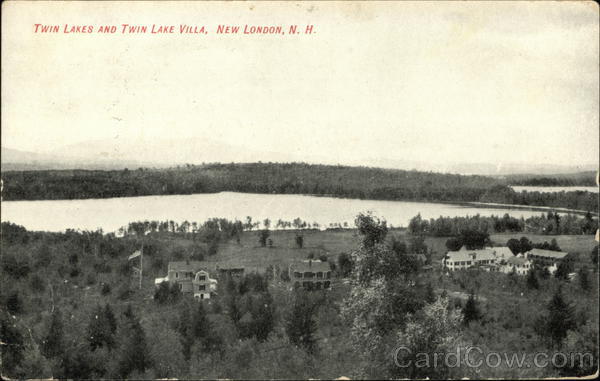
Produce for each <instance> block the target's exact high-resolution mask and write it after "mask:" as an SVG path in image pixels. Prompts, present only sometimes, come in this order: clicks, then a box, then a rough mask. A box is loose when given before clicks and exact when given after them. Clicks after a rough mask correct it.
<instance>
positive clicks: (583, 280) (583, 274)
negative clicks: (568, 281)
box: [578, 267, 591, 292]
mask: <svg viewBox="0 0 600 381" xmlns="http://www.w3.org/2000/svg"><path fill="white" fill-rule="evenodd" d="M578 275H579V286H580V287H581V289H582V290H583V291H585V292H588V291H589V290H590V289H591V284H590V278H589V276H588V271H587V269H586V268H585V267H582V268H581V269H580V270H579V274H578Z"/></svg>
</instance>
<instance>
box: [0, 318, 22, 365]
mask: <svg viewBox="0 0 600 381" xmlns="http://www.w3.org/2000/svg"><path fill="white" fill-rule="evenodd" d="M0 340H1V341H2V351H1V353H0V358H1V359H2V375H3V376H6V375H11V374H12V373H13V372H14V370H15V369H16V368H17V367H18V366H19V365H20V364H21V362H22V361H23V357H24V354H23V349H24V345H23V344H24V340H23V335H22V334H21V332H20V331H19V329H18V328H17V327H16V325H15V323H14V321H11V319H10V317H9V316H7V314H5V313H2V320H1V321H0Z"/></svg>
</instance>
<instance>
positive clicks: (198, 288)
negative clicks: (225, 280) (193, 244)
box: [154, 261, 217, 299]
mask: <svg viewBox="0 0 600 381" xmlns="http://www.w3.org/2000/svg"><path fill="white" fill-rule="evenodd" d="M167 269H168V270H167V276H166V277H164V278H156V279H155V280H154V284H155V285H156V286H158V285H160V284H161V283H163V282H169V283H170V284H177V285H178V287H179V290H180V291H181V292H182V293H186V294H188V293H191V294H193V295H194V297H195V298H198V299H210V295H211V292H213V293H214V292H215V290H216V287H217V280H216V279H212V278H210V276H209V273H208V271H207V270H208V268H207V266H206V263H205V262H199V261H178V262H169V266H168V268H167Z"/></svg>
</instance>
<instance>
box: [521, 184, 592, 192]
mask: <svg viewBox="0 0 600 381" xmlns="http://www.w3.org/2000/svg"><path fill="white" fill-rule="evenodd" d="M511 188H512V189H513V190H514V191H515V192H521V191H527V192H543V193H552V192H575V191H587V192H592V193H598V187H577V186H574V187H537V186H536V187H530V186H513V187H511Z"/></svg>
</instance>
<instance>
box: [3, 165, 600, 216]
mask: <svg viewBox="0 0 600 381" xmlns="http://www.w3.org/2000/svg"><path fill="white" fill-rule="evenodd" d="M2 180H3V183H4V191H3V197H4V199H5V200H7V201H10V200H47V199H50V200H58V199H86V198H108V197H131V196H145V195H174V194H194V193H215V192H222V191H232V192H249V193H269V194H273V193H276V194H310V195H320V196H334V197H347V198H357V199H373V200H397V201H400V200H404V201H432V202H494V203H506V204H518V205H532V206H534V205H535V206H550V207H562V208H569V209H577V210H584V211H585V210H598V199H597V197H596V195H594V194H591V193H590V192H560V193H541V192H521V193H518V192H515V191H514V190H512V189H511V188H510V187H509V186H507V185H506V184H505V183H504V182H503V181H501V180H497V179H494V178H491V177H485V176H475V175H470V176H465V175H457V174H444V173H433V172H419V171H414V170H413V171H406V170H393V169H381V168H368V167H349V166H339V165H338V166H332V165H310V164H305V163H288V164H278V163H251V164H233V163H232V164H206V165H200V166H196V165H187V166H185V167H178V168H169V169H143V168H140V169H137V170H128V169H125V170H122V171H92V170H49V171H6V172H3V173H2Z"/></svg>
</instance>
